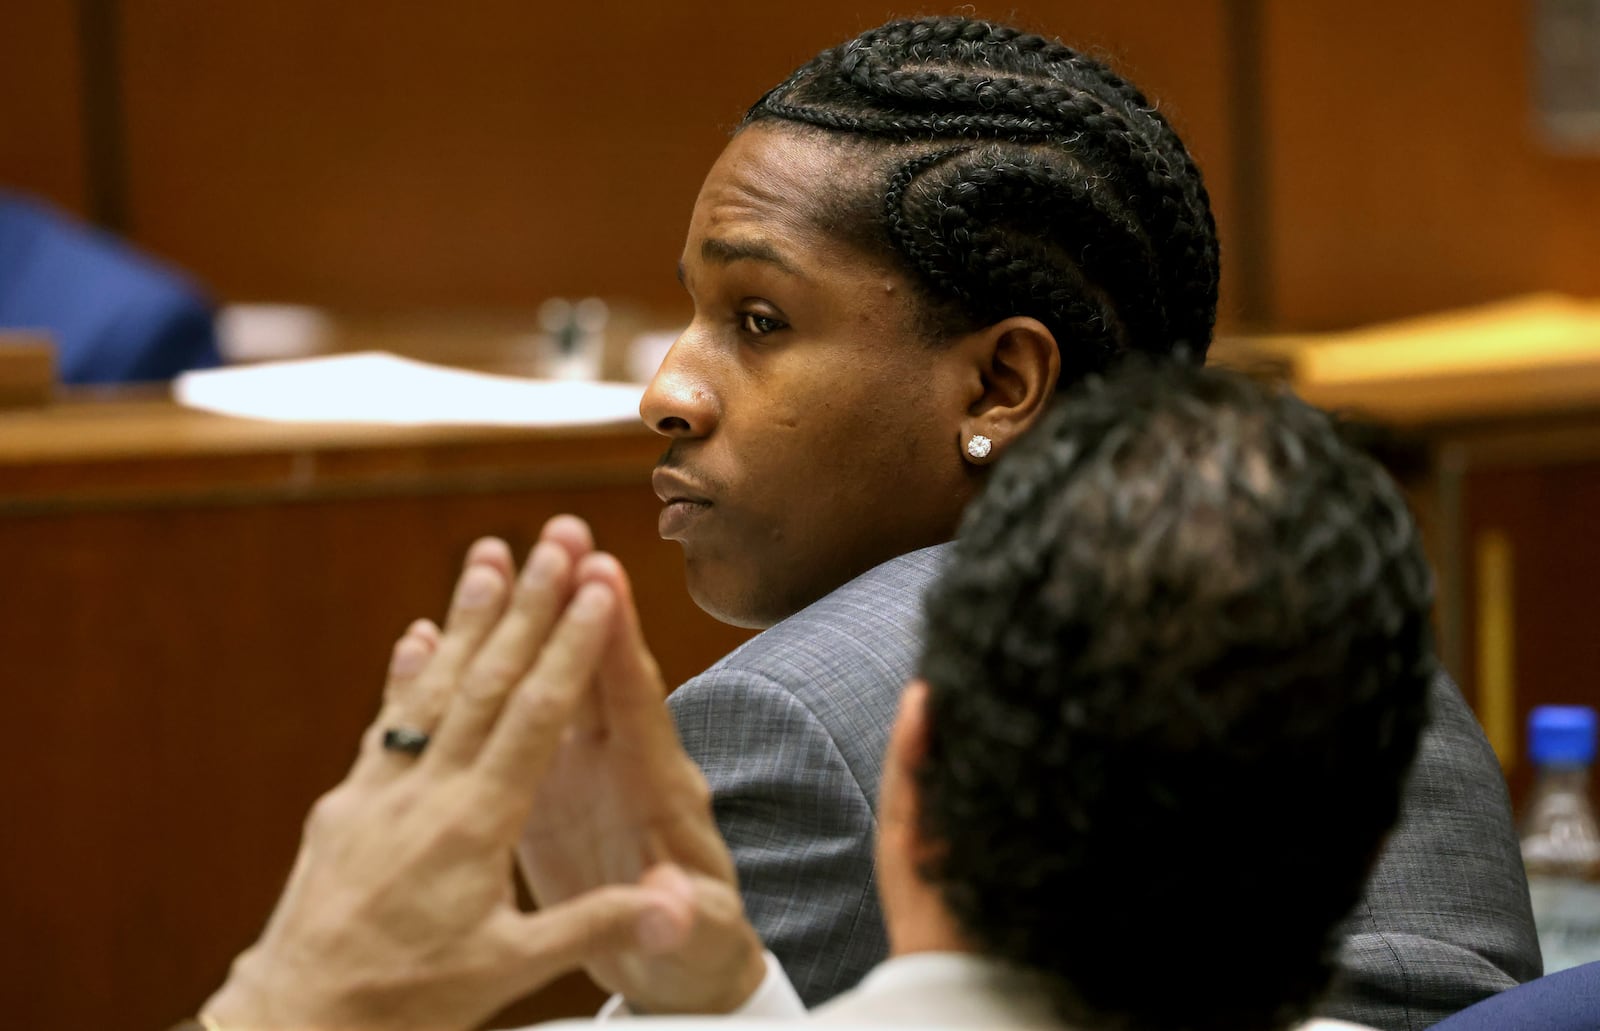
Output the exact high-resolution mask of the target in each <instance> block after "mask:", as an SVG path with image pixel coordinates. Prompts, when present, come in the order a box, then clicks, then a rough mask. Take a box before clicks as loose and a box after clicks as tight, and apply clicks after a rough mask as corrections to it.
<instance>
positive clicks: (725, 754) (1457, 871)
mask: <svg viewBox="0 0 1600 1031" xmlns="http://www.w3.org/2000/svg"><path fill="white" fill-rule="evenodd" d="M679 275H680V278H681V279H682V280H683V283H684V285H685V287H686V288H687V290H688V292H689V295H690V297H691V298H692V300H693V302H694V309H695V313H694V318H693V321H692V322H691V324H690V325H689V327H688V328H687V329H686V330H685V331H684V332H683V334H682V335H681V337H680V338H679V339H678V341H677V342H676V344H675V345H674V346H673V348H672V350H671V352H670V353H669V355H668V356H667V358H666V361H665V363H664V364H663V366H662V368H661V370H660V372H659V373H658V374H657V376H656V378H655V380H654V381H653V382H652V383H651V385H650V387H649V389H648V391H647V392H646V394H645V397H644V400H643V403H642V404H641V409H640V410H641V414H642V415H643V417H644V418H645V421H646V422H647V423H649V424H650V425H651V426H652V427H654V428H655V429H656V430H657V431H659V432H660V433H662V434H663V435H664V436H666V437H668V438H669V439H670V441H671V443H670V446H669V447H668V449H667V451H666V453H665V455H664V456H663V458H662V461H661V465H660V467H659V468H658V469H657V471H656V473H655V478H654V486H655V489H656V491H657V493H658V494H659V495H660V496H661V498H662V501H663V502H664V503H665V507H664V510H663V512H662V516H661V522H660V532H661V535H662V536H663V537H665V538H668V539H672V540H676V541H678V542H679V543H680V544H681V545H682V548H683V553H684V560H685V568H686V574H687V581H688V586H689V591H690V594H691V595H692V596H693V598H694V599H695V601H696V602H697V603H698V604H699V605H700V606H701V607H702V608H704V609H706V610H707V611H709V612H711V613H712V614H714V615H716V616H717V617H718V618H721V619H723V620H725V621H727V622H731V623H736V624H740V625H744V626H753V627H763V628H767V629H765V632H764V633H762V634H761V635H760V636H758V637H756V638H755V639H754V640H753V641H752V642H750V643H749V644H747V645H746V646H745V647H743V648H741V649H739V650H737V651H735V652H734V653H732V654H731V655H729V656H728V657H727V658H725V659H724V660H723V661H721V662H719V663H718V664H716V665H715V666H713V667H712V668H711V669H710V670H708V671H706V672H705V673H704V674H702V675H700V676H697V677H695V678H693V679H691V680H690V681H689V682H687V683H686V684H684V685H683V686H681V687H680V688H679V689H678V690H677V691H676V692H674V694H673V695H672V697H671V699H670V702H669V704H670V705H671V707H672V711H673V714H674V716H675V717H676V720H677V726H678V729H679V732H680V734H681V735H682V737H683V739H684V742H685V745H686V747H687V748H688V750H689V752H690V754H691V755H693V756H694V757H695V758H696V760H697V761H698V762H699V763H700V764H701V766H702V767H703V768H704V770H705V772H706V775H707V777H708V778H709V780H710V783H711V787H712V793H713V800H714V805H715V807H716V813H717V817H718V821H719V823H720V826H721V829H722V832H723V834H724V835H725V836H726V838H727V840H728V842H729V843H730V845H731V847H732V850H733V854H734V857H735V860H736V863H737V866H738V871H739V878H740V884H741V886H742V890H743V894H744V900H745V904H746V906H747V908H748V910H749V912H750V914H751V917H752V919H753V920H754V921H755V924H756V926H757V927H758V928H759V929H760V930H761V932H762V935H763V937H764V938H765V939H766V940H767V941H768V942H769V943H770V944H771V946H772V948H773V950H774V951H775V952H776V953H777V954H778V955H779V956H780V957H781V958H782V959H783V961H784V963H785V965H786V966H787V967H788V969H789V970H790V972H791V974H792V975H793V977H794V980H795V983H796V984H797V986H798V987H799V989H800V991H801V993H802V995H803V996H804V998H805V999H806V1001H807V1002H809V1003H811V1004H816V1003H820V1002H822V1001H824V1000H826V999H828V998H830V997H831V996H833V995H835V994H837V993H839V992H840V991H843V990H845V989H847V988H849V987H850V986H851V985H853V984H855V983H856V982H857V981H858V980H859V979H860V978H861V977H862V976H863V974H864V973H865V972H866V971H867V970H868V969H869V968H870V967H871V966H872V965H873V964H874V963H876V962H877V961H878V960H879V959H881V958H882V956H883V955H884V951H885V948H886V939H885V935H884V927H883V921H882V917H881V914H880V912H879V908H878V902H877V893H876V891H875V890H874V865H873V856H872V840H873V830H874V827H875V824H876V821H877V819H878V809H877V796H878V785H879V778H880V775H881V770H882V755H883V748H884V744H885V740H886V736H887V733H888V728H889V725H890V723H891V720H892V717H893V712H894V708H895V705H896V702H897V699H898V697H899V694H900V690H901V687H902V685H903V684H904V683H905V681H906V679H907V678H908V677H909V676H910V674H911V673H912V671H913V667H914V664H915V661H916V657H917V655H918V653H919V649H920V644H921V641H922V636H921V632H920V626H919V612H920V607H919V601H920V598H921V595H922V593H923V591H924V590H925V589H926V588H927V586H928V585H929V584H930V583H931V581H932V579H933V578H934V576H935V575H936V574H937V572H938V570H939V569H940V568H941V566H942V563H943V562H944V561H945V560H946V558H947V552H948V547H949V545H948V542H949V541H950V540H952V539H953V538H954V536H955V533H956V527H957V525H958V523H959V521H960V519H961V515H962V512H963V511H964V509H965V508H966V506H967V504H968V503H969V502H970V501H971V500H972V499H973V498H974V497H976V496H977V494H978V492H979V491H980V490H981V489H982V487H983V484H984V482H985V480H986V479H987V477H988V469H989V466H990V464H991V463H993V462H994V461H995V460H997V459H998V458H1000V457H1001V456H1003V455H1005V454H1006V453H1007V452H1009V451H1010V450H1011V449H1012V448H1013V447H1015V446H1017V445H1018V444H1019V443H1020V442H1021V441H1023V440H1025V439H1026V437H1027V434H1028V433H1029V432H1031V429H1032V427H1033V426H1034V425H1035V424H1036V423H1038V421H1039V420H1040V419H1041V418H1043V417H1044V415H1045V414H1046V412H1047V411H1048V410H1049V409H1050V408H1051V407H1052V405H1053V404H1054V403H1055V401H1054V399H1055V396H1056V393H1057V391H1058V389H1067V388H1070V387H1072V386H1073V385H1075V384H1077V383H1079V382H1081V381H1082V380H1083V378H1084V377H1085V376H1087V375H1090V374H1093V373H1098V372H1104V371H1106V370H1108V369H1110V368H1112V367H1113V366H1114V365H1115V364H1116V363H1117V362H1118V361H1120V360H1122V359H1123V358H1125V357H1126V356H1128V355H1142V356H1147V357H1150V358H1152V359H1156V360H1167V359H1170V358H1171V357H1172V356H1174V355H1178V354H1182V355H1184V356H1186V357H1187V360H1189V361H1192V362H1198V361H1200V360H1201V359H1203V357H1204V355H1205V352H1206V349H1207V347H1208V345H1209V343H1210V340H1211V335H1212V327H1213V322H1214V318H1215V312H1216V304H1217V284H1218V245H1217V238H1216V228H1215V223H1214V220H1213V218H1212V214H1211V210H1210V204H1209V200H1208V198H1207V194H1206V190H1205V186H1204V182H1203V179H1202V177H1201V175H1200V172H1199V170H1198V169H1197V167H1196V165H1195V162H1194V161H1193V159H1192V158H1191V156H1190V155H1189V153H1188V151H1187V149H1186V148H1185V147H1184V145H1183V142H1182V141H1181V140H1180V139H1179V137H1178V135H1177V134H1176V133H1175V132H1174V131H1173V129H1172V127H1171V125H1170V124H1169V123H1168V122H1167V120H1166V119H1165V118H1164V117H1163V116H1162V114H1161V113H1160V112H1159V111H1158V110H1157V107H1156V105H1155V104H1153V103H1151V102H1150V101H1149V100H1148V99H1146V98H1145V97H1144V95H1143V94H1141V93H1140V91H1139V90H1138V89H1137V88H1135V87H1134V86H1133V85H1132V84H1130V83H1128V82H1127V81H1126V80H1124V79H1122V78H1120V77H1119V76H1118V75H1116V74H1115V73H1114V72H1112V71H1111V70H1110V69H1109V68H1107V67H1106V65H1104V64H1103V63H1101V62H1099V61H1096V60H1094V59H1092V58H1090V57H1087V56H1085V55H1084V54H1082V53H1079V52H1077V51H1074V50H1072V49H1071V48H1069V47H1067V46H1065V45H1063V44H1061V43H1059V42H1057V41H1055V40H1052V39H1047V38H1044V37H1042V36H1038V35H1032V34H1028V33H1024V32H1021V31H1018V30H1016V29H1013V28H1010V27H1007V26H1003V25H996V24H993V23H990V22H985V21H979V20H974V19H968V18H960V17H945V18H923V19H917V20H910V21H896V22H891V23H889V24H887V25H883V26H880V27H878V28H874V29H871V30H869V31H867V32H864V33H862V34H861V35H860V36H858V37H857V38H855V39H853V40H850V41H849V42H847V43H844V44H842V45H840V46H838V47H834V48H831V49H829V50H827V51H824V52H823V53H821V54H819V55H818V56H817V57H816V58H815V59H813V60H811V61H809V62H808V63H806V64H805V65H803V66H802V67H800V68H799V69H798V70H796V71H795V72H794V73H793V74H792V75H790V76H789V77H788V78H787V79H785V80H784V81H783V82H782V83H781V84H779V85H778V86H777V87H776V88H774V89H772V90H771V91H770V92H768V93H767V94H766V95H765V96H763V97H762V98H761V99H760V100H759V101H758V102H757V103H756V104H755V105H754V106H753V107H752V108H751V109H750V110H749V112H748V114H747V116H746V118H745V119H744V121H743V123H742V124H741V126H740V127H739V129H738V130H737V132H736V133H735V135H734V136H733V138H732V140H731V142H730V143H729V144H728V145H727V147H726V149H725V150H724V152H723V153H722V156H721V157H720V158H719V159H718V161H717V162H716V164H715V165H714V166H713V168H712V169H711V171H710V173H709V174H708V176H707V178H706V181H705V183H704V186H703V187H702V189H701V192H700V195H699V198H698V200H697V202H696V204H695V207H694V212H693V215H692V218H691V222H690V226H689V232H688V237H687V240H686V242H685V246H684V250H683V252H682V257H681V260H680V264H679ZM1404 813H1405V815H1404V818H1403V819H1402V821H1401V823H1400V828H1399V830H1398V831H1397V833H1396V834H1395V835H1394V836H1393V838H1392V839H1391V842H1390V844H1389V846H1388V847H1387V849H1386V850H1385V852H1384V855H1383V858H1382V861H1381V862H1380V863H1379V865H1378V867H1377V868H1376V870H1375V872H1374V875H1373V879H1372V882H1371V889H1370V890H1369V892H1368V893H1367V895H1366V897H1365V899H1364V900H1363V903H1362V904H1361V905H1360V906H1359V907H1357V909H1356V911H1355V912H1354V914H1353V915H1352V918H1351V921H1350V923H1349V925H1348V926H1347V928H1346V934H1345V937H1344V947H1343V948H1342V950H1341V952H1340V955H1339V967H1340V976H1339V979H1338V981H1337V985H1336V988H1335V989H1334V991H1333V993H1332V994H1331V995H1330V996H1329V997H1328V999H1327V1001H1326V1003H1325V1006H1326V1007H1327V1012H1330V1013H1333V1014H1337V1015H1343V1016H1347V1017H1350V1018H1352V1019H1359V1020H1363V1021H1366V1022H1368V1023H1372V1024H1375V1025H1377V1026H1380V1027H1385V1028H1395V1029H1406V1031H1409V1029H1410V1028H1412V1027H1415V1026H1420V1025H1425V1024H1426V1023H1429V1022H1432V1021H1433V1020H1437V1019H1439V1018H1440V1017H1443V1016H1444V1015H1446V1014H1448V1013H1450V1012H1453V1011H1454V1010H1456V1009H1459V1008H1461V1007H1463V1006H1465V1005H1467V1004H1469V1003H1471V1002H1473V1001H1475V1000H1477V999H1479V998H1481V997H1483V996H1484V995H1487V994H1489V993H1491V992H1493V991H1496V990H1498V989H1501V988H1505V987H1508V986H1510V985H1512V984H1514V983H1517V982H1518V981H1522V980H1526V979H1528V978H1531V977H1533V976H1536V975H1537V974H1538V973H1539V956H1538V951H1537V944H1536V939H1535V937H1534V933H1533V924H1532V917H1531V914H1530V911H1529V906H1528V901H1527V894H1526V886H1525V881H1524V877H1523V874H1522V871H1521V861H1520V857H1519V853H1518V850H1517V843H1516V838H1515V834H1514V831H1513V828H1512V824H1511V819H1510V807H1509V803H1508V800H1507V798H1506V793H1505V786H1504V781H1503V779H1502V777H1501V775H1500V770H1499V765H1498V763H1497V762H1496V760H1495V758H1494V756H1493V754H1492V752H1491V751H1490V750H1489V748H1488V745H1487V742H1486V741H1485V740H1484V737H1483V733H1482V731H1481V729H1480V728H1479V727H1478V725H1477V723H1476V721H1475V720H1474V718H1473V716H1472V714H1471V712H1470V710H1469V709H1468V708H1467V706H1466V705H1465V703H1464V701H1463V699H1462V698H1461V695H1460V692H1459V691H1458V690H1457V689H1456V688H1455V686H1454V685H1453V684H1452V683H1450V681H1449V679H1448V678H1447V677H1445V676H1443V675H1441V676H1440V677H1439V678H1438V680H1437V681H1436V683H1435V685H1434V691H1433V697H1432V702H1431V717H1430V723H1429V729H1428V733H1427V735H1426V737H1425V739H1424V745H1423V757H1422V760H1421V761H1420V762H1419V763H1418V766H1417V773H1416V774H1415V776H1414V777H1413V780H1412V785H1411V790H1410V792H1409V794H1408V796H1407V800H1406V804H1405V806H1404ZM531 879H532V881H533V883H534V885H535V887H536V888H538V887H539V883H540V881H539V878H538V877H537V876H536V875H535V876H533V877H532V878H531ZM1062 919H1065V918H1064V917H1063V918H1062ZM1219 931H1220V929H1219Z"/></svg>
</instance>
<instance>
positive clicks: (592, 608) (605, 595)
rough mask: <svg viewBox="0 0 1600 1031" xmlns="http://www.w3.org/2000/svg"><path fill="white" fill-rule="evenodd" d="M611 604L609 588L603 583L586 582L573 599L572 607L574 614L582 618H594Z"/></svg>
mask: <svg viewBox="0 0 1600 1031" xmlns="http://www.w3.org/2000/svg"><path fill="white" fill-rule="evenodd" d="M610 605H611V590H610V588H608V587H606V585H605V584H597V583H587V584H584V585H583V589H582V590H580V591H579V592H578V596H577V597H576V598H574V599H573V601H572V607H573V610H574V612H575V614H576V615H578V616H581V617H582V618H584V619H596V618H598V617H599V616H601V615H602V614H603V613H604V612H605V611H606V609H607V608H608V607H609V606H610Z"/></svg>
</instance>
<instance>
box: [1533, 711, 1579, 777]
mask: <svg viewBox="0 0 1600 1031" xmlns="http://www.w3.org/2000/svg"><path fill="white" fill-rule="evenodd" d="M1594 746H1595V712H1594V710H1593V709H1591V708H1589V706H1587V705H1541V706H1539V707H1538V708H1536V709H1534V710H1533V712H1531V713H1529V714H1528V756H1529V757H1530V758H1531V759H1532V760H1533V761H1534V762H1536V763H1589V762H1593V761H1594V751H1595V748H1594Z"/></svg>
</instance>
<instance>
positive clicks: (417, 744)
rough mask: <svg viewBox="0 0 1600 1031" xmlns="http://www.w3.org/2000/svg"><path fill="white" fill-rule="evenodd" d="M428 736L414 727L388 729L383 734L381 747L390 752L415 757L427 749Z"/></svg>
mask: <svg viewBox="0 0 1600 1031" xmlns="http://www.w3.org/2000/svg"><path fill="white" fill-rule="evenodd" d="M428 741H429V737H428V735H427V734H426V733H425V732H423V731H420V730H418V729H416V728H415V727H390V728H389V729H388V730H385V731H384V732H383V747H384V748H385V749H387V750H388V751H391V752H401V753H404V754H405V755H411V756H417V755H421V754H422V750H423V749H424V748H427V747H428Z"/></svg>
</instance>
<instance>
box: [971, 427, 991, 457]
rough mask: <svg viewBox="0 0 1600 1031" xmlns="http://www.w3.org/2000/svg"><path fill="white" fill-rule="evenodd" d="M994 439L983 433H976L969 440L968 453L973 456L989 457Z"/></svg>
mask: <svg viewBox="0 0 1600 1031" xmlns="http://www.w3.org/2000/svg"><path fill="white" fill-rule="evenodd" d="M991 445H992V441H990V440H989V438H988V437H985V436H984V435H983V434H981V433H974V434H973V435H972V439H971V440H969V441H967V454H969V455H971V456H972V457H973V458H988V457H989V448H990V446H991Z"/></svg>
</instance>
